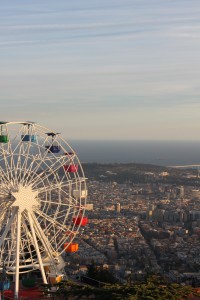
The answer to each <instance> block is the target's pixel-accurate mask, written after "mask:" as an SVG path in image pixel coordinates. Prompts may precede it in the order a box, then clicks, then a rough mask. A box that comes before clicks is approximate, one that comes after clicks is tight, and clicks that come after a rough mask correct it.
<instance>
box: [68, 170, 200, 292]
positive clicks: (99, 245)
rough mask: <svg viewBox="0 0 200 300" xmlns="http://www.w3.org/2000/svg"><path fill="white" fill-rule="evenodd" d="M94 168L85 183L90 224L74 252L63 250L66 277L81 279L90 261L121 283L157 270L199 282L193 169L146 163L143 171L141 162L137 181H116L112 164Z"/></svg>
mask: <svg viewBox="0 0 200 300" xmlns="http://www.w3.org/2000/svg"><path fill="white" fill-rule="evenodd" d="M117 167H119V166H117ZM95 168H96V174H98V175H95V174H93V176H92V179H91V180H89V181H88V189H89V198H88V203H89V204H88V205H87V211H86V214H87V216H88V218H89V223H88V225H87V226H85V227H84V228H82V229H81V233H80V235H79V238H77V243H78V244H79V250H78V251H77V252H76V253H71V254H66V257H65V260H66V262H67V267H66V271H67V273H68V275H70V276H71V277H73V278H80V276H81V275H85V274H87V271H88V265H91V264H95V265H97V266H99V267H103V268H105V269H108V270H110V271H111V272H112V274H114V276H115V277H116V278H117V280H118V281H119V282H121V283H127V282H133V281H136V280H138V281H140V280H141V281H142V280H143V279H144V278H146V277H147V276H148V275H149V274H158V275H160V276H162V277H164V278H165V279H166V280H168V281H169V282H176V283H185V284H189V285H192V286H194V287H197V286H199V284H200V273H199V267H200V203H199V199H200V190H199V189H198V186H199V183H200V180H199V177H198V172H197V170H194V169H190V170H175V169H170V168H169V169H165V168H159V167H154V166H148V168H147V169H148V171H145V166H142V165H141V168H140V167H139V166H137V171H136V175H137V173H138V174H139V175H140V177H139V178H140V179H139V181H140V182H138V183H134V181H133V180H132V179H131V177H130V178H129V179H128V180H127V178H126V179H125V180H123V178H122V177H120V180H118V182H117V181H114V179H115V178H118V179H119V177H117V175H119V174H117V173H116V171H113V170H115V169H116V166H115V165H110V166H104V167H103V169H102V165H96V166H95ZM106 168H107V170H106ZM123 168H124V166H123V165H122V166H121V172H122V169H123ZM99 169H100V170H101V172H102V174H100V173H99V172H98V170H99ZM86 172H87V168H86ZM118 172H120V171H118ZM172 179H173V183H171V181H172ZM180 184H181V185H180Z"/></svg>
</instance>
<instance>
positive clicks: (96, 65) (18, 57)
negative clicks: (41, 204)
mask: <svg viewBox="0 0 200 300" xmlns="http://www.w3.org/2000/svg"><path fill="white" fill-rule="evenodd" d="M199 53H200V1H199V0H187V1H186V0H165V1H163V0H101V1H97V0H76V1H71V0H56V1H55V0H34V1H33V0H29V1H27V0H17V1H16V0H9V1H7V0H0V108H1V117H0V118H1V119H2V120H5V121H25V120H31V121H35V122H37V123H39V124H40V125H43V126H45V127H48V128H50V129H51V130H53V131H54V130H55V131H58V132H61V133H62V136H63V137H64V138H66V139H74V140H76V139H82V140H199V132H200V97H199V96H200V54H199Z"/></svg>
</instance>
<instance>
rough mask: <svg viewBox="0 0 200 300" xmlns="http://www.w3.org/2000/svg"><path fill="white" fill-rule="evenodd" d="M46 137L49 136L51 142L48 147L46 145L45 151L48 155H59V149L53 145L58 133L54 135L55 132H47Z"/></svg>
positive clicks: (55, 144)
mask: <svg viewBox="0 0 200 300" xmlns="http://www.w3.org/2000/svg"><path fill="white" fill-rule="evenodd" d="M46 134H47V135H48V136H51V137H52V142H51V144H50V145H46V146H45V148H46V149H47V151H48V153H59V152H60V149H61V147H60V146H59V145H58V144H57V143H55V141H54V140H55V137H56V135H57V134H59V133H55V132H47V133H46Z"/></svg>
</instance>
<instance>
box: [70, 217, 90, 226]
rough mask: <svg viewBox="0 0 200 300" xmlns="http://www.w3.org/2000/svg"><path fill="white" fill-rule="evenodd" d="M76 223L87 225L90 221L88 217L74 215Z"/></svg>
mask: <svg viewBox="0 0 200 300" xmlns="http://www.w3.org/2000/svg"><path fill="white" fill-rule="evenodd" d="M72 221H73V223H74V224H75V225H81V226H86V225H87V223H88V218H87V217H83V216H78V217H73V219H72Z"/></svg>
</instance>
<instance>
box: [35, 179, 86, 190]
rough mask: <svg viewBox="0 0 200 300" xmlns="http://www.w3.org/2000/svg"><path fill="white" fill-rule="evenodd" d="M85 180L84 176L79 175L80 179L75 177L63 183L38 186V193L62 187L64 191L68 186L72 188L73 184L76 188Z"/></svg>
mask: <svg viewBox="0 0 200 300" xmlns="http://www.w3.org/2000/svg"><path fill="white" fill-rule="evenodd" d="M84 181H85V180H84V178H81V177H79V179H78V180H76V179H74V180H69V181H66V182H62V183H57V184H51V185H49V186H47V187H46V186H45V187H41V188H37V189H36V190H37V191H38V193H45V192H47V191H53V190H56V189H62V190H63V191H65V189H67V188H69V189H71V190H72V188H73V186H74V188H76V186H77V185H79V184H81V183H82V182H84Z"/></svg>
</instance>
